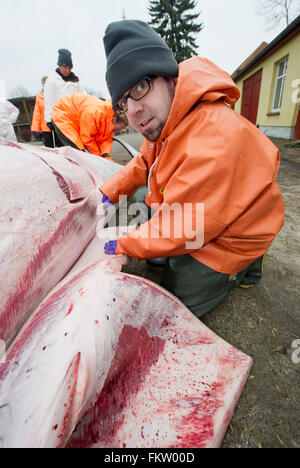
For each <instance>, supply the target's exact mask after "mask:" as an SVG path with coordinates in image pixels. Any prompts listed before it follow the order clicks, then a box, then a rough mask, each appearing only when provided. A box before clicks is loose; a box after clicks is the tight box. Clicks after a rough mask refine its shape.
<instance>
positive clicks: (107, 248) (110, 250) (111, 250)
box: [104, 239, 118, 255]
mask: <svg viewBox="0 0 300 468" xmlns="http://www.w3.org/2000/svg"><path fill="white" fill-rule="evenodd" d="M117 243H118V241H117V239H116V240H110V241H108V242H106V243H105V244H104V253H105V254H106V255H116V248H117Z"/></svg>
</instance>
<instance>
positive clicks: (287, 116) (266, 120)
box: [235, 34, 300, 127]
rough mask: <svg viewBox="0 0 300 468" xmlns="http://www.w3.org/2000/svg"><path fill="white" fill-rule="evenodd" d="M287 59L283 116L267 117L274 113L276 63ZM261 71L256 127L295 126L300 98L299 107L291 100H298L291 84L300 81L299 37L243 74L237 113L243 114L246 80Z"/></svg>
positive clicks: (237, 83)
mask: <svg viewBox="0 0 300 468" xmlns="http://www.w3.org/2000/svg"><path fill="white" fill-rule="evenodd" d="M286 56H288V64H287V74H286V79H285V84H284V90H283V96H282V103H281V110H280V114H279V115H271V116H270V115H269V116H268V115H267V114H268V113H270V112H271V110H272V103H273V94H274V84H275V78H276V71H277V64H278V62H280V61H281V60H282V59H284V58H285V57H286ZM261 68H263V74H262V82H261V89H260V98H259V106H258V115H257V124H258V125H260V126H266V127H272V126H283V127H284V126H287V127H290V126H295V125H296V120H297V115H298V108H299V95H298V104H297V102H293V99H292V98H293V97H294V100H295V88H293V87H292V82H293V80H296V79H298V80H300V34H298V35H296V36H294V37H293V38H292V39H291V40H290V41H289V42H287V43H286V44H284V45H283V46H282V47H281V48H279V49H278V50H276V51H275V52H274V53H273V54H271V55H270V56H269V57H267V58H266V59H265V60H264V61H263V62H260V64H259V65H257V66H256V67H255V68H253V69H252V70H251V71H250V72H249V73H247V74H246V75H243V76H242V77H241V79H239V80H237V81H236V85H237V86H238V88H239V90H240V92H241V97H240V99H239V101H238V102H237V103H236V105H235V110H236V112H238V113H239V114H240V113H241V105H242V93H243V82H244V81H245V80H246V79H247V78H250V76H252V75H254V74H255V73H256V72H257V71H258V70H260V69H261ZM299 94H300V93H299Z"/></svg>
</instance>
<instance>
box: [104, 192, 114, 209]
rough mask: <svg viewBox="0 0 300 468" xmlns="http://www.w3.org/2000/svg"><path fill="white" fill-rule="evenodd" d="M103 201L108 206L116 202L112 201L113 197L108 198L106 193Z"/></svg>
mask: <svg viewBox="0 0 300 468" xmlns="http://www.w3.org/2000/svg"><path fill="white" fill-rule="evenodd" d="M102 203H104V205H106V206H107V205H113V204H114V202H112V201H111V199H110V198H108V197H107V196H106V195H105V194H103V197H102Z"/></svg>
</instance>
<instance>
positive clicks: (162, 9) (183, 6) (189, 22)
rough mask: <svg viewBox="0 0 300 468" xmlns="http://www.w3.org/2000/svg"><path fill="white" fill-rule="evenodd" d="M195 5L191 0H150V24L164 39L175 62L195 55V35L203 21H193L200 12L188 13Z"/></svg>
mask: <svg viewBox="0 0 300 468" xmlns="http://www.w3.org/2000/svg"><path fill="white" fill-rule="evenodd" d="M195 6H196V1H193V0H152V1H150V2H149V7H148V11H149V13H150V16H151V17H152V19H151V21H150V22H149V24H150V26H152V27H153V29H154V30H155V31H156V32H157V33H158V34H159V35H160V36H161V37H162V38H163V39H164V40H165V42H166V43H167V44H168V46H169V47H170V49H171V50H172V51H173V53H174V55H175V57H176V60H177V62H178V63H179V62H182V61H183V60H186V59H188V58H190V57H192V56H194V55H197V44H196V42H195V40H196V38H195V35H196V34H197V33H199V32H200V31H201V30H202V29H203V23H196V22H195V21H196V20H197V19H198V17H199V16H200V13H194V14H192V13H190V14H188V11H190V10H193V9H194V8H195Z"/></svg>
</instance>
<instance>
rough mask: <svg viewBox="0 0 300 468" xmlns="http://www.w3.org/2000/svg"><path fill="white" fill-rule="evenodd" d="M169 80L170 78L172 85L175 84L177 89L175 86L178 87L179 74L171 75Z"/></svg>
mask: <svg viewBox="0 0 300 468" xmlns="http://www.w3.org/2000/svg"><path fill="white" fill-rule="evenodd" d="M169 80H170V83H172V85H173V86H174V89H175V88H176V85H177V81H178V78H177V76H171V77H170V78H169Z"/></svg>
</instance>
